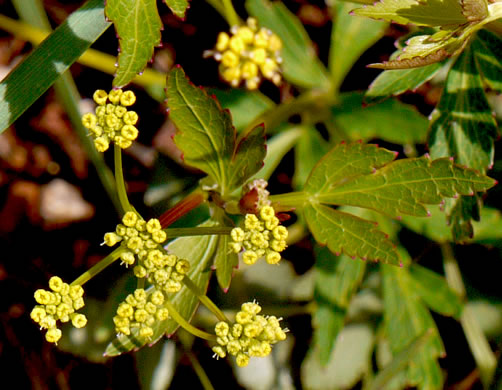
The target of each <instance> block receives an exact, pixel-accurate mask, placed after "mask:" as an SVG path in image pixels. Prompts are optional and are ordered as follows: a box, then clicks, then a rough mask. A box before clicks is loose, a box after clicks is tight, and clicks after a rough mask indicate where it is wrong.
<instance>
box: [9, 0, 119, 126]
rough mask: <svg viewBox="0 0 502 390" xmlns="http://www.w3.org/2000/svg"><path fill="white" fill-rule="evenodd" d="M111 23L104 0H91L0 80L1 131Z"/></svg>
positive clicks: (45, 89)
mask: <svg viewBox="0 0 502 390" xmlns="http://www.w3.org/2000/svg"><path fill="white" fill-rule="evenodd" d="M110 25H111V24H110V23H108V22H106V21H105V17H104V13H103V0H90V1H88V2H87V3H85V4H84V5H83V6H82V7H81V8H79V9H78V10H76V11H75V12H73V13H72V14H71V15H70V16H69V17H68V19H66V21H65V22H64V23H63V24H62V25H61V26H59V27H58V28H57V29H56V30H55V31H54V32H53V33H52V34H51V35H49V36H48V37H47V39H45V41H43V42H42V43H41V44H40V46H38V47H37V48H36V49H35V50H34V51H33V52H32V53H31V54H30V55H28V56H27V57H26V58H25V59H24V60H23V61H22V62H21V63H20V64H19V65H17V66H16V67H15V68H14V70H13V71H12V72H10V73H9V74H8V75H7V77H6V78H5V79H4V80H3V81H2V82H0V132H3V131H4V130H5V129H6V128H7V127H9V126H10V125H11V124H12V123H13V122H14V121H15V120H16V119H17V118H18V117H19V116H20V115H21V114H22V113H23V112H24V111H26V109H27V108H28V107H30V106H31V105H32V104H33V103H34V102H35V101H36V100H37V99H38V98H39V97H40V96H41V95H42V94H43V93H44V92H45V91H47V89H48V88H49V87H50V86H51V85H52V84H53V83H54V82H55V81H56V80H57V79H58V77H59V76H60V75H61V74H62V73H63V72H64V71H66V70H67V69H68V68H69V67H70V65H71V64H73V63H74V62H75V61H76V60H77V59H78V58H79V57H80V56H81V55H82V53H84V52H85V51H86V50H87V49H88V48H89V47H90V46H91V44H92V43H93V42H94V41H95V40H96V39H98V38H99V36H100V35H101V34H102V33H103V32H104V31H105V30H106V29H107V28H108V27H109V26H110Z"/></svg>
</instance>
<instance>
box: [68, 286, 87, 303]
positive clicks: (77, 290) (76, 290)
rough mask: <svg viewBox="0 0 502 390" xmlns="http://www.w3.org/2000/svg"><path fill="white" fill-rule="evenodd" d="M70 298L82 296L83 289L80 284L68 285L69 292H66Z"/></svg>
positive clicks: (75, 298)
mask: <svg viewBox="0 0 502 390" xmlns="http://www.w3.org/2000/svg"><path fill="white" fill-rule="evenodd" d="M68 294H69V295H70V298H71V299H73V300H77V299H78V298H81V297H83V296H84V289H83V287H82V286H81V285H79V284H76V285H74V286H70V292H69V293H68Z"/></svg>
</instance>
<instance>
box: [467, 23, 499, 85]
mask: <svg viewBox="0 0 502 390" xmlns="http://www.w3.org/2000/svg"><path fill="white" fill-rule="evenodd" d="M472 49H473V51H474V58H475V61H476V66H477V68H478V71H479V73H480V75H481V78H482V80H483V82H484V84H485V85H486V86H488V88H490V89H492V90H494V91H497V92H499V93H500V92H502V40H501V39H500V38H499V37H497V36H496V35H494V34H492V33H490V32H488V31H487V30H480V31H479V32H478V34H477V36H476V39H475V40H474V41H473V42H472Z"/></svg>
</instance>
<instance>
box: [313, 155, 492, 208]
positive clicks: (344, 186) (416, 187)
mask: <svg viewBox="0 0 502 390" xmlns="http://www.w3.org/2000/svg"><path fill="white" fill-rule="evenodd" d="M369 150H370V151H371V149H369ZM334 152H335V153H336V154H337V155H338V157H339V158H340V159H343V158H344V157H345V158H347V160H345V161H346V164H347V167H346V174H345V175H344V179H342V180H340V179H338V180H333V181H331V180H330V177H328V176H325V178H326V183H324V184H322V185H321V186H319V185H316V186H315V187H311V186H310V180H311V179H309V181H308V182H307V184H309V187H306V192H308V193H309V194H310V201H311V202H312V201H313V202H320V203H327V204H335V205H350V206H356V207H364V208H369V209H373V210H376V211H378V212H381V213H383V214H386V215H389V216H392V217H398V216H399V215H400V214H401V213H403V214H408V215H415V216H422V217H426V216H427V215H428V211H427V209H426V208H425V206H424V205H425V204H439V203H440V202H441V201H442V200H443V198H447V197H448V198H451V197H456V196H458V195H474V193H475V192H479V191H485V190H487V189H488V188H490V187H492V186H493V185H494V184H495V181H494V180H493V179H491V178H489V177H487V176H484V175H481V174H479V173H478V172H477V171H474V170H472V169H468V168H463V167H460V166H458V165H455V164H454V163H453V162H452V161H451V160H450V159H448V158H441V159H437V160H431V159H430V158H429V157H428V156H424V157H421V158H408V159H403V160H397V161H394V162H392V163H390V164H387V165H385V166H383V167H381V168H379V169H376V170H375V171H374V173H371V174H367V173H366V174H361V173H360V172H358V171H357V170H356V169H354V170H352V167H351V163H350V162H351V158H352V157H353V155H352V154H351V153H348V154H344V152H345V150H344V149H343V147H335V149H334ZM387 153H390V152H387ZM354 157H359V154H356V155H355V156H354ZM356 161H357V160H356ZM375 168H376V167H375ZM367 169H371V167H370V166H368V167H367ZM316 170H321V173H322V171H323V170H324V171H328V166H327V165H326V160H325V159H323V160H321V162H320V163H319V164H318V165H317V167H316V168H315V169H314V172H313V173H312V175H311V178H318V176H319V174H318V173H317V172H315V171H316ZM351 170H352V172H353V173H352V172H351ZM316 182H319V180H316ZM321 183H322V182H321Z"/></svg>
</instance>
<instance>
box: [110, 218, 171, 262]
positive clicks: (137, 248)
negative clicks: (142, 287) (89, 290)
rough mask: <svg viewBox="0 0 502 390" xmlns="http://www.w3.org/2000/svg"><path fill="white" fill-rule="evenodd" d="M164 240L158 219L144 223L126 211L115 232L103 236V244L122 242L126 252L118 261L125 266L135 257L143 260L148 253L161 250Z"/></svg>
mask: <svg viewBox="0 0 502 390" xmlns="http://www.w3.org/2000/svg"><path fill="white" fill-rule="evenodd" d="M166 239H167V234H166V232H164V231H163V230H162V227H161V226H160V222H159V220H158V219H155V218H152V219H150V220H149V221H148V222H145V220H144V219H143V218H141V217H140V216H138V214H136V213H135V212H133V211H128V212H127V213H125V214H124V217H123V218H122V223H121V224H118V225H117V228H116V229H115V232H111V233H106V234H105V237H104V243H105V244H106V245H108V246H114V245H115V244H117V243H118V242H120V241H122V242H123V245H124V246H125V248H126V250H125V251H124V252H123V253H122V254H121V255H120V259H121V260H122V262H123V263H124V264H126V266H127V265H133V264H134V262H135V261H136V256H137V257H138V258H139V259H140V260H144V259H146V258H147V257H148V255H149V253H150V252H152V251H154V250H156V249H159V248H162V246H161V245H160V244H162V243H163V242H164V241H166Z"/></svg>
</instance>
